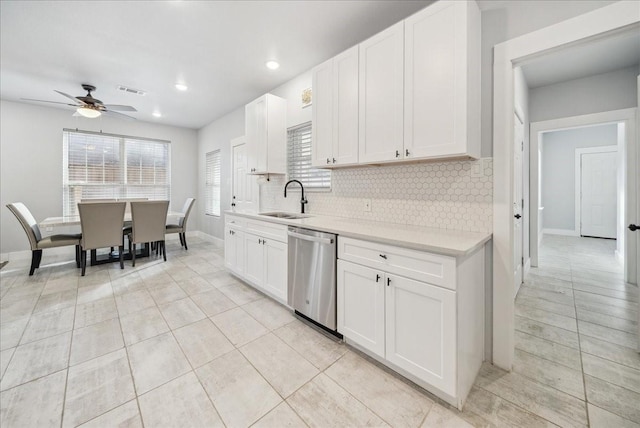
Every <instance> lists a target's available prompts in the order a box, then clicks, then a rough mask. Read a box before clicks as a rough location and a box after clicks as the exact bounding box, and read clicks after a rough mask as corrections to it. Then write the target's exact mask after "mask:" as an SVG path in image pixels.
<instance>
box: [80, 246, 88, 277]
mask: <svg viewBox="0 0 640 428" xmlns="http://www.w3.org/2000/svg"><path fill="white" fill-rule="evenodd" d="M80 264H81V265H82V276H84V271H85V269H86V268H87V250H82V249H81V251H80Z"/></svg>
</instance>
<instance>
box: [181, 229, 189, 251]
mask: <svg viewBox="0 0 640 428" xmlns="http://www.w3.org/2000/svg"><path fill="white" fill-rule="evenodd" d="M182 242H184V249H185V250H188V249H189V247H187V234H186V232H182Z"/></svg>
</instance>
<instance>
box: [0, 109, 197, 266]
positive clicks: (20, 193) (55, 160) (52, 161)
mask: <svg viewBox="0 0 640 428" xmlns="http://www.w3.org/2000/svg"><path fill="white" fill-rule="evenodd" d="M72 113H73V112H72V111H69V110H62V109H56V108H50V107H40V106H34V105H31V104H26V103H17V102H11V101H4V100H3V101H1V104H0V123H2V126H1V127H0V183H1V184H0V186H1V187H0V201H1V203H2V206H1V207H0V233H1V236H2V240H1V251H0V252H1V253H3V254H4V253H8V252H14V251H20V250H28V249H29V243H28V241H27V237H26V236H25V233H24V231H23V230H22V228H21V227H20V224H19V223H18V221H17V220H16V218H15V217H14V216H13V214H11V212H9V210H8V209H7V208H6V207H5V205H6V204H8V203H10V202H23V203H24V204H25V205H26V206H27V207H28V208H29V209H30V210H31V212H32V214H33V215H34V217H35V218H36V220H43V219H44V218H46V217H52V216H61V215H62V129H63V128H74V129H75V128H79V129H81V130H88V131H100V130H102V131H103V132H107V133H113V134H122V135H130V136H136V137H148V138H158V139H163V140H169V141H171V209H172V210H180V209H182V205H183V204H184V201H185V199H186V198H188V197H191V196H194V195H195V194H196V172H195V170H194V167H193V166H194V165H195V163H196V162H197V141H196V131H195V130H192V129H186V128H178V127H172V126H163V125H157V124H153V123H146V122H137V121H126V120H121V119H113V118H108V117H101V118H99V119H86V118H77V117H72ZM196 209H197V206H196ZM188 226H189V229H191V230H197V228H198V225H197V219H193V218H192V219H191V220H190V222H189V224H188ZM45 253H46V252H45Z"/></svg>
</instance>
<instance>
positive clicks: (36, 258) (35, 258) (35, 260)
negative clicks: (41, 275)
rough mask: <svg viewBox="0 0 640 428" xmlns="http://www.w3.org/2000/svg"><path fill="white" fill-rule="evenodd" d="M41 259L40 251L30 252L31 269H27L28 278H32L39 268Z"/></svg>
mask: <svg viewBox="0 0 640 428" xmlns="http://www.w3.org/2000/svg"><path fill="white" fill-rule="evenodd" d="M41 259H42V250H33V251H31V269H29V276H32V275H33V273H34V272H35V271H36V269H37V268H38V267H40V260H41Z"/></svg>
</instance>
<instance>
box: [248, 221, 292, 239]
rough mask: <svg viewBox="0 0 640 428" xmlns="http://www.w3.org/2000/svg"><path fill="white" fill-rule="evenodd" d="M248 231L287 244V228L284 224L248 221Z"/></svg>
mask: <svg viewBox="0 0 640 428" xmlns="http://www.w3.org/2000/svg"><path fill="white" fill-rule="evenodd" d="M246 230H247V231H248V232H251V233H255V234H256V235H260V236H262V237H263V238H271V239H275V240H276V241H280V242H287V240H288V238H287V226H286V225H284V224H276V223H270V222H268V221H260V220H253V219H247V222H246Z"/></svg>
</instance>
